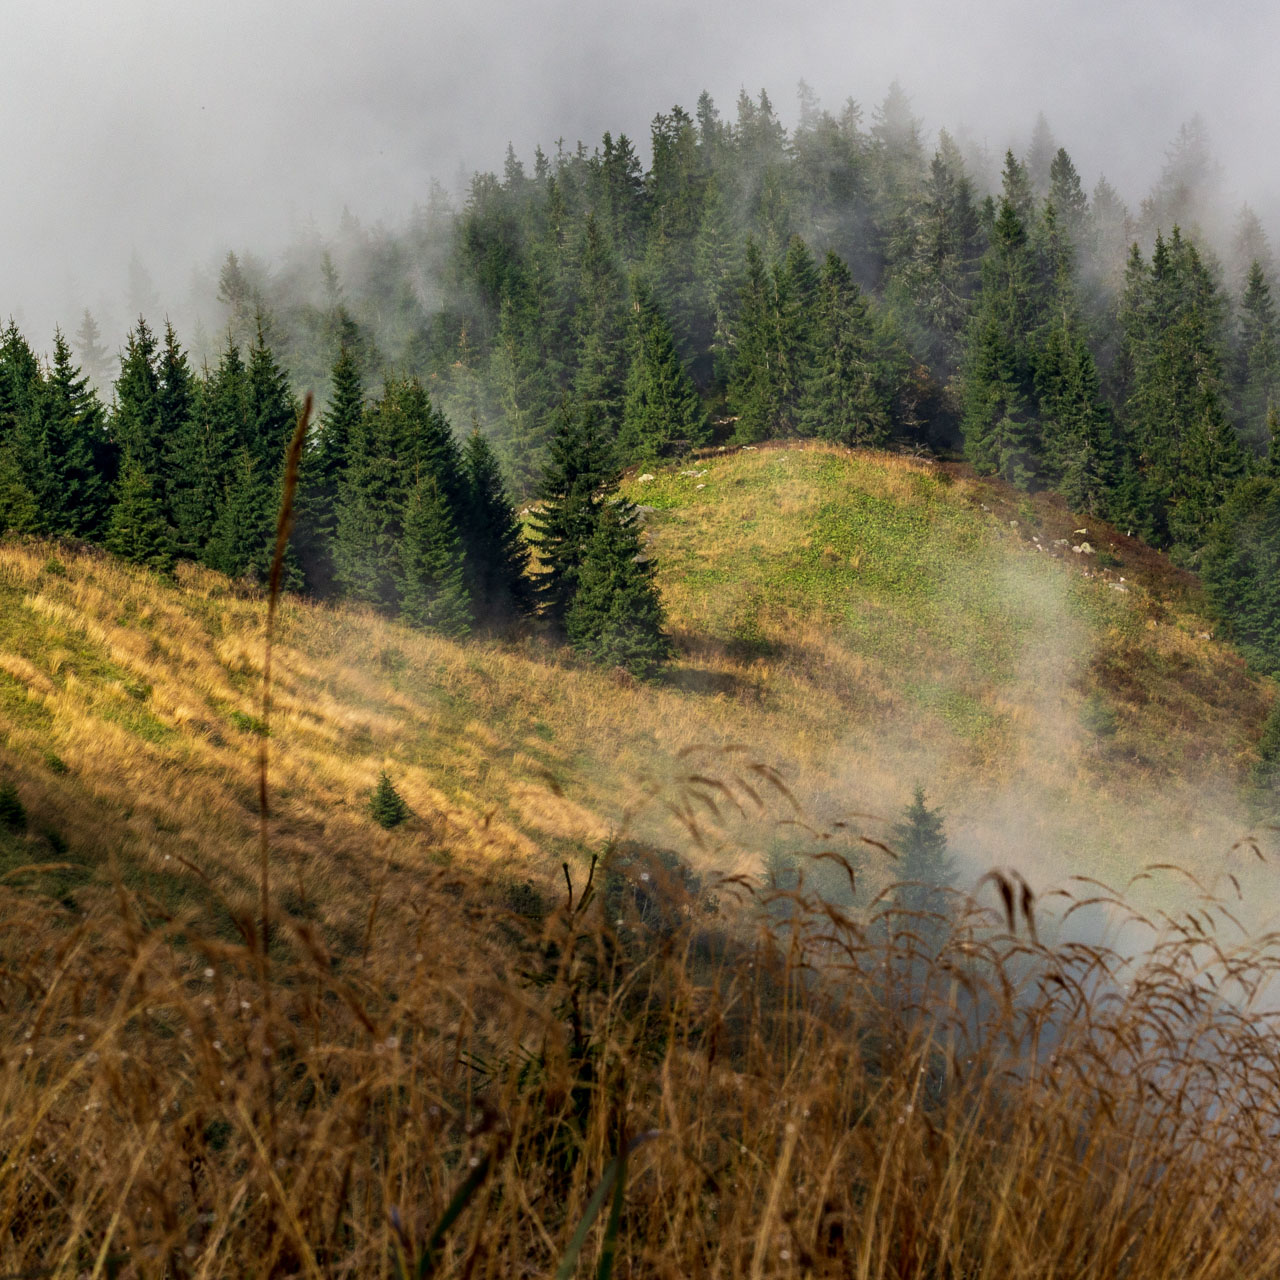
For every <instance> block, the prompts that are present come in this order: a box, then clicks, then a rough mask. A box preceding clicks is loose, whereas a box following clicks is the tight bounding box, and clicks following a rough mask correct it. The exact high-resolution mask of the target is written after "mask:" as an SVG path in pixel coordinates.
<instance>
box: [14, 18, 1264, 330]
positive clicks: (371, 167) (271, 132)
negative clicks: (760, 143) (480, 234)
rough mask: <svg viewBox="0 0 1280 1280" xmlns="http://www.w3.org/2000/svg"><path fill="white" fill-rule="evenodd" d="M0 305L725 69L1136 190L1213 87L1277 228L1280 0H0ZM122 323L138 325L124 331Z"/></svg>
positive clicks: (258, 228) (64, 290) (292, 222)
mask: <svg viewBox="0 0 1280 1280" xmlns="http://www.w3.org/2000/svg"><path fill="white" fill-rule="evenodd" d="M0 16H2V17H3V18H4V22H3V27H2V28H0V29H3V31H4V36H3V38H2V39H0V113H2V117H0V118H3V120H4V122H5V129H4V134H3V137H4V141H3V143H0V243H2V244H3V252H2V253H0V315H6V316H7V315H8V314H9V313H10V312H12V313H13V314H14V315H15V316H16V317H17V318H18V319H19V322H20V323H21V324H22V326H23V327H24V329H25V330H26V331H27V332H28V336H29V337H30V338H31V339H32V341H33V342H34V343H35V344H36V345H38V346H40V347H46V346H47V345H48V342H49V337H50V333H51V330H52V326H53V324H54V323H55V322H61V323H62V324H63V325H64V327H67V328H69V329H74V328H75V326H76V323H77V320H78V316H79V313H80V310H81V309H82V308H83V306H84V305H86V304H87V305H89V306H90V307H92V308H94V309H95V310H96V311H99V312H102V313H105V317H111V316H112V314H113V312H120V313H121V314H123V310H124V306H125V301H124V300H125V296H126V282H127V278H128V264H129V260H130V258H131V256H132V255H134V254H136V255H138V258H139V259H140V260H141V261H142V262H143V263H144V264H145V266H146V267H147V269H148V270H149V272H150V273H151V275H152V276H153V277H154V279H155V282H156V285H157V288H158V290H159V292H160V294H161V296H162V299H163V301H164V302H165V304H166V305H169V306H171V308H172V309H173V310H174V311H175V312H176V313H181V312H182V311H183V309H184V300H185V297H186V294H187V293H188V290H189V284H190V279H191V274H192V270H193V268H195V267H197V266H202V267H207V266H208V265H209V264H211V263H213V262H216V260H217V259H218V258H220V257H221V256H222V255H223V253H225V250H226V249H227V248H231V247H235V248H254V249H257V250H258V251H259V252H261V253H264V254H268V255H269V254H270V253H271V252H272V251H273V250H274V249H275V248H277V247H278V246H279V245H280V244H282V243H283V242H284V241H285V240H286V239H287V238H288V235H289V232H290V228H291V227H292V226H296V224H297V223H298V222H299V221H300V220H302V219H305V218H307V217H313V218H314V219H315V220H316V222H317V223H318V224H319V226H320V227H321V229H325V228H328V227H330V226H332V225H333V223H334V222H335V220H336V218H337V216H338V214H339V213H340V211H341V209H342V208H343V206H344V205H346V206H349V207H350V208H351V209H352V211H353V212H355V213H356V214H357V215H358V216H360V217H362V218H365V219H368V220H373V219H376V218H385V219H387V220H388V221H392V222H396V221H399V219H400V218H401V217H402V216H403V215H404V214H405V213H406V212H407V211H408V209H409V208H410V207H411V206H412V205H413V203H414V202H415V201H417V200H420V199H422V198H423V197H424V195H425V192H426V189H427V184H428V181H429V179H430V178H431V177H432V176H435V177H437V178H439V179H440V180H441V181H442V182H443V183H445V185H446V186H449V187H452V186H453V185H454V183H455V181H456V178H457V174H458V172H459V167H460V166H461V165H465V166H466V167H467V168H468V169H474V168H490V169H498V168H500V166H501V162H502V155H503V151H504V149H505V146H506V143H507V141H508V139H510V140H511V141H512V142H513V143H514V144H515V146H516V149H517V151H518V152H519V153H520V154H521V156H522V157H523V158H525V159H526V161H528V160H529V159H530V158H531V156H532V152H533V147H534V144H535V143H537V142H541V143H542V144H543V146H544V148H545V149H547V150H548V151H550V150H551V149H552V148H553V145H554V142H555V140H556V138H557V137H560V136H563V137H564V138H565V139H566V141H567V142H569V143H570V144H572V143H573V142H575V141H576V140H577V139H578V138H580V137H581V138H583V139H584V140H586V141H587V142H589V143H594V142H595V141H597V140H598V138H599V135H600V134H601V133H602V132H603V131H604V130H605V129H611V130H613V131H614V132H615V133H616V132H620V131H621V132H627V133H629V134H631V135H632V136H633V138H635V139H636V140H637V142H639V143H643V141H644V139H645V138H646V136H647V130H648V122H649V120H650V119H651V118H652V116H653V115H654V113H655V112H657V111H659V110H666V109H668V108H669V107H670V106H671V105H672V104H673V103H677V102H678V103H681V104H683V105H684V106H686V107H687V108H688V109H689V110H690V111H692V109H693V107H694V104H695V102H696V99H697V96H698V93H699V92H700V90H701V89H703V88H706V89H709V90H710V91H711V93H712V95H713V96H714V97H715V99H716V101H717V103H718V105H719V106H720V108H721V110H722V112H724V113H725V114H726V115H730V116H731V115H732V113H733V104H734V100H735V98H736V96H737V93H738V90H739V88H740V87H746V88H747V89H748V90H749V91H750V92H752V93H755V92H756V91H758V90H759V88H760V87H762V86H763V87H766V88H768V90H769V92H770V94H771V96H772V97H773V100H774V103H775V105H776V106H777V107H778V109H779V111H780V113H781V114H782V115H783V117H784V119H785V120H787V121H788V122H789V121H790V120H791V118H792V117H793V115H794V104H795V86H796V83H797V81H798V80H799V79H800V78H801V77H802V76H803V77H804V78H805V79H807V80H808V82H809V83H810V84H811V85H812V87H813V88H814V89H815V90H816V91H817V92H818V94H819V95H820V96H821V98H822V100H823V102H824V103H825V104H826V105H828V106H831V107H833V108H834V107H837V106H838V105H839V104H840V103H841V102H842V101H843V100H844V98H846V97H848V96H853V97H854V98H855V99H856V100H858V101H859V102H860V103H861V104H862V105H863V107H864V110H865V112H866V114H867V115H868V116H869V115H870V113H871V109H872V108H873V107H874V105H875V103H876V102H877V101H878V100H879V99H880V98H882V97H883V95H884V92H885V89H886V88H887V86H888V84H889V82H890V81H891V80H893V79H894V78H895V77H896V78H898V79H899V80H900V81H901V82H902V83H903V85H904V87H905V88H906V89H907V91H908V92H909V93H910V95H911V97H912V99H913V102H914V105H915V108H916V111H917V114H918V115H920V116H922V117H923V118H924V120H925V123H926V125H927V126H928V128H929V129H931V130H932V129H935V128H936V127H938V126H939V125H942V126H945V127H948V128H955V127H957V126H965V127H967V128H968V129H969V130H970V131H971V132H972V133H973V134H974V135H976V136H977V137H978V138H979V139H981V140H985V141H986V142H987V144H988V145H989V146H990V147H992V148H993V149H995V150H1002V149H1003V148H1004V146H1005V145H1007V144H1008V143H1010V142H1012V143H1013V144H1014V145H1015V146H1018V147H1022V146H1025V143H1026V140H1027V136H1028V135H1029V132H1030V128H1031V125H1032V123H1033V122H1034V119H1035V115H1036V112H1037V111H1038V110H1043V111H1044V112H1045V114H1046V115H1047V117H1048V119H1049V122H1050V124H1051V126H1052V127H1053V130H1054V133H1055V134H1056V136H1057V138H1058V140H1059V141H1060V142H1062V143H1064V144H1065V145H1067V147H1068V149H1069V150H1070V151H1071V152H1072V155H1073V157H1074V158H1075V160H1076V163H1077V166H1078V167H1079V168H1080V169H1081V172H1082V174H1083V176H1084V178H1085V182H1086V186H1088V187H1092V185H1093V182H1094V180H1095V179H1096V178H1097V176H1098V173H1099V172H1100V171H1102V172H1105V173H1106V174H1107V176H1108V177H1110V178H1111V179H1112V181H1113V182H1114V183H1115V184H1116V185H1117V186H1118V187H1120V189H1121V191H1122V193H1123V194H1124V195H1125V197H1126V198H1127V199H1129V200H1130V201H1131V202H1134V203H1136V201H1137V199H1138V198H1139V197H1140V196H1141V195H1142V194H1143V192H1144V191H1145V190H1146V188H1147V186H1148V185H1149V184H1150V182H1151V181H1152V179H1153V178H1154V177H1155V175H1156V174H1157V173H1158V170H1159V166H1160V162H1161V159H1162V156H1163V153H1164V149H1165V147H1166V145H1167V144H1168V142H1169V141H1170V139H1171V138H1172V136H1173V135H1174V133H1175V132H1176V131H1177V128H1178V126H1179V124H1180V123H1182V121H1184V120H1185V119H1187V118H1188V117H1190V116H1191V115H1192V114H1193V113H1196V112H1199V113H1200V114H1201V115H1203V116H1204V118H1205V119H1206V121H1207V122H1208V125H1209V128H1210V132H1211V136H1212V138H1213V140H1214V143H1215V149H1216V151H1217V153H1218V155H1219V157H1220V158H1221V159H1222V160H1223V162H1224V163H1225V164H1226V166H1227V171H1228V178H1229V180H1230V184H1231V186H1232V188H1233V190H1234V191H1236V192H1237V193H1238V195H1239V198H1240V200H1243V199H1245V198H1248V199H1250V200H1251V201H1252V202H1253V203H1254V204H1255V205H1256V206H1257V207H1258V208H1259V211H1260V212H1261V213H1263V215H1264V219H1265V220H1266V222H1267V225H1268V229H1269V230H1270V231H1271V232H1272V234H1273V235H1275V234H1276V233H1277V231H1278V230H1280V219H1277V218H1275V217H1274V216H1273V211H1274V210H1280V176H1278V174H1277V160H1276V157H1277V155H1278V154H1280V152H1278V150H1277V146H1276V138H1275V132H1276V125H1277V122H1278V121H1280V76H1277V75H1276V73H1275V68H1274V61H1275V52H1276V50H1277V48H1280V6H1276V5H1275V4H1274V3H1266V2H1264V0H1219V3H1217V4H1215V5H1212V6H1209V5H1205V4H1203V3H1202V2H1200V0H1047V3H1031V2H1030V0H969V2H968V3H963V2H962V0H899V2H897V3H893V2H892V0H888V2H886V0H876V2H875V3H870V2H866V0H855V2H852V3H851V2H848V0H846V2H845V3H831V2H830V0H822V2H820V3H810V4H809V5H807V6H805V7H804V9H803V10H802V11H801V12H799V13H798V14H797V13H796V12H795V11H794V10H793V9H792V7H791V6H783V5H781V4H779V3H777V2H776V0H772V2H771V3H767V4H766V3H764V2H763V0H734V2H732V3H730V2H728V0H704V2H703V3H701V4H698V3H680V4H677V3H674V2H673V0H632V2H630V3H617V2H616V0H526V2H525V3H521V4H516V3H513V2H512V0H463V2H462V3H450V4H445V3H441V2H440V0H425V2H424V0H416V2H414V0H383V2H382V3H377V2H376V0H374V2H372V3H366V4H356V3H355V2H354V0H307V3H301V2H300V0H266V2H265V3H263V2H262V0H258V2H257V3H248V0H221V3H218V4H209V3H206V4H194V3H191V2H190V0H186V2H185V3H184V2H183V0H165V2H164V3H161V2H159V0H74V2H72V0H44V2H43V3H38V4H37V3H34V2H33V0H0ZM110 336H112V337H113V338H115V337H118V335H115V334H112V335H110Z"/></svg>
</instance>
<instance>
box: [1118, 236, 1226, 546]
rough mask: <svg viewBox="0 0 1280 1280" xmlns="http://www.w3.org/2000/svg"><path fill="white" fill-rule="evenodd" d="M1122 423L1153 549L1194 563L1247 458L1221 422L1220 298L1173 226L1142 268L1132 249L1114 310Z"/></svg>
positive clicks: (1196, 256) (1190, 247)
mask: <svg viewBox="0 0 1280 1280" xmlns="http://www.w3.org/2000/svg"><path fill="white" fill-rule="evenodd" d="M1121 323H1122V326H1123V337H1124V347H1123V350H1122V362H1121V364H1122V368H1123V369H1124V371H1125V379H1124V385H1123V388H1122V393H1123V395H1124V415H1125V424H1124V425H1125V428H1126V430H1127V432H1128V434H1129V436H1130V437H1131V438H1132V439H1133V440H1134V441H1135V443H1136V445H1137V447H1138V449H1139V451H1140V452H1139V464H1140V466H1141V469H1142V474H1143V483H1144V489H1145V492H1146V495H1147V498H1148V502H1149V514H1148V519H1147V522H1146V525H1147V527H1146V530H1145V532H1146V533H1147V535H1148V537H1149V539H1150V540H1152V541H1154V542H1155V543H1156V545H1162V546H1169V547H1171V549H1172V551H1173V553H1174V554H1175V556H1176V557H1177V558H1178V559H1179V560H1181V561H1182V562H1183V563H1191V562H1193V561H1194V559H1195V557H1196V555H1197V554H1198V553H1199V550H1200V548H1201V547H1202V546H1203V545H1204V542H1205V539H1206V537H1207V536H1208V530H1209V525H1210V524H1211V522H1212V521H1213V519H1214V517H1215V516H1216V513H1217V510H1218V508H1219V506H1220V505H1221V503H1222V502H1223V500H1224V499H1225V498H1226V496H1227V495H1228V493H1229V492H1230V491H1231V488H1232V487H1233V485H1234V484H1235V482H1236V480H1237V479H1238V478H1239V477H1240V476H1241V475H1242V474H1243V472H1244V470H1245V460H1244V457H1243V455H1242V451H1241V449H1240V446H1239V442H1238V439H1237V437H1236V435H1235V432H1234V431H1233V430H1232V428H1231V424H1230V422H1229V420H1228V418H1227V413H1226V409H1227V388H1226V385H1225V381H1224V377H1223V347H1224V342H1223V332H1222V330H1223V306H1222V299H1221V296H1220V294H1219V293H1218V290H1217V287H1216V285H1215V283H1214V281H1213V278H1212V275H1211V274H1210V272H1209V271H1208V269H1207V268H1206V267H1205V265H1204V262H1203V260H1202V259H1201V257H1200V254H1199V253H1198V251H1197V250H1196V248H1195V246H1194V245H1193V244H1191V242H1190V241H1188V240H1187V239H1185V238H1184V237H1183V235H1182V233H1181V231H1180V230H1179V229H1178V228H1177V227H1175V228H1174V230H1173V233H1172V235H1171V236H1170V238H1169V239H1168V240H1165V238H1164V237H1163V236H1162V235H1157V237H1156V243H1155V248H1154V250H1153V252H1152V256H1151V263H1150V266H1149V267H1148V266H1147V265H1146V264H1145V263H1144V262H1143V260H1142V258H1141V255H1140V254H1138V252H1137V250H1136V247H1135V250H1134V253H1133V255H1132V256H1131V258H1130V264H1129V269H1128V272H1127V275H1126V285H1125V294H1124V299H1123V303H1122V307H1121Z"/></svg>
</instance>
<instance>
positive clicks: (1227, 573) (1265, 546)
mask: <svg viewBox="0 0 1280 1280" xmlns="http://www.w3.org/2000/svg"><path fill="white" fill-rule="evenodd" d="M1201 573H1202V577H1203V581H1204V586H1205V593H1206V595H1207V596H1208V598H1209V603H1210V605H1211V606H1212V607H1213V609H1214V611H1215V612H1216V613H1217V615H1218V617H1219V618H1220V619H1221V621H1222V623H1223V627H1224V630H1225V631H1226V633H1227V635H1228V636H1229V637H1230V638H1231V640H1232V641H1233V643H1234V644H1235V645H1236V646H1237V647H1238V648H1239V649H1240V651H1241V652H1242V653H1243V654H1244V655H1245V657H1246V658H1248V659H1249V661H1250V663H1251V664H1252V665H1253V666H1254V667H1256V668H1257V669H1258V670H1260V671H1264V672H1266V673H1268V674H1269V675H1280V480H1278V479H1276V478H1274V477H1272V476H1254V477H1253V478H1251V479H1249V480H1246V481H1244V482H1243V483H1242V484H1241V485H1240V486H1239V487H1238V488H1237V489H1236V491H1235V492H1234V493H1233V494H1232V495H1231V496H1230V498H1228V499H1227V501H1226V502H1225V503H1224V504H1223V506H1222V509H1221V511H1220V512H1219V518H1218V520H1217V521H1216V522H1215V524H1214V526H1213V531H1212V534H1211V536H1210V538H1209V543H1208V546H1207V547H1206V548H1205V551H1204V556H1203V562H1202V565H1201Z"/></svg>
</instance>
